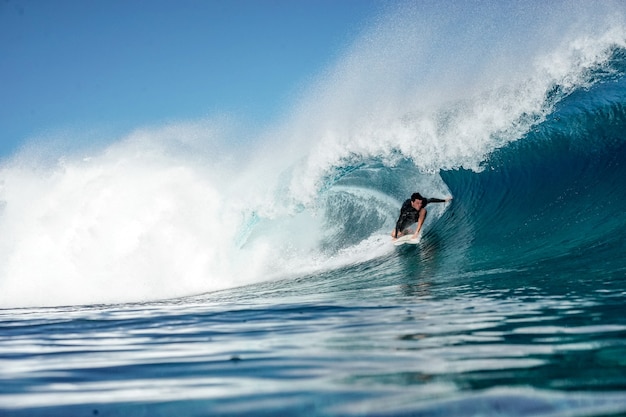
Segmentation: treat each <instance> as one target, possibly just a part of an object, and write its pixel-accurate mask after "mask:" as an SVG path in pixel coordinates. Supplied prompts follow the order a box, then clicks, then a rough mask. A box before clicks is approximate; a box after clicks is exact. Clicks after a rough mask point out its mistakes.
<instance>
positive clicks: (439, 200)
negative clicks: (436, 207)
mask: <svg viewBox="0 0 626 417" xmlns="http://www.w3.org/2000/svg"><path fill="white" fill-rule="evenodd" d="M450 200H452V197H448V198H429V199H428V200H426V201H427V202H428V203H447V202H448V201H450Z"/></svg>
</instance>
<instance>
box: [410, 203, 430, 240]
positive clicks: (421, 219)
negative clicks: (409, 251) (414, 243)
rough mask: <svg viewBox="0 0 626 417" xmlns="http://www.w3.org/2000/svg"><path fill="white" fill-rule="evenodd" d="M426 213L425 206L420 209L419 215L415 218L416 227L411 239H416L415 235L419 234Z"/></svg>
mask: <svg viewBox="0 0 626 417" xmlns="http://www.w3.org/2000/svg"><path fill="white" fill-rule="evenodd" d="M426 214H428V212H427V211H426V209H425V208H423V209H421V210H420V215H419V218H418V219H417V229H415V233H413V237H412V238H411V239H417V237H418V236H419V235H420V231H421V230H422V226H423V225H424V219H425V218H426Z"/></svg>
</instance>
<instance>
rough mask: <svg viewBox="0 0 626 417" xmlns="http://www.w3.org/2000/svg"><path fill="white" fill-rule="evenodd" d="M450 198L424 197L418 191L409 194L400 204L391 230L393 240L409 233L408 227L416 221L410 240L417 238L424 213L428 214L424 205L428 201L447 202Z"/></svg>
mask: <svg viewBox="0 0 626 417" xmlns="http://www.w3.org/2000/svg"><path fill="white" fill-rule="evenodd" d="M450 200H452V197H448V198H446V199H441V198H424V197H422V195H421V194H420V193H413V194H411V198H410V199H408V200H406V201H405V202H404V203H403V204H402V208H401V209H400V217H398V221H397V222H396V228H395V229H393V231H392V232H391V237H392V238H393V240H396V239H397V238H399V237H401V236H406V235H409V234H411V230H410V229H409V228H408V227H409V226H411V225H412V224H413V223H417V229H416V230H415V233H413V236H412V237H411V240H415V239H417V238H418V236H419V234H420V232H421V231H422V226H423V225H424V220H425V219H426V215H427V214H428V212H427V211H426V205H428V204H429V203H447V202H448V201H450Z"/></svg>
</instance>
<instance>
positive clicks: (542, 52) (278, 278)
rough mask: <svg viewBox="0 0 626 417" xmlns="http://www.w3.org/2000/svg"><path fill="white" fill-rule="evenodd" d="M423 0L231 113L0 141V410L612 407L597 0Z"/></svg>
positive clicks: (615, 310) (618, 153)
mask: <svg viewBox="0 0 626 417" xmlns="http://www.w3.org/2000/svg"><path fill="white" fill-rule="evenodd" d="M424 4H425V6H424V5H423V8H420V7H417V8H415V7H411V6H402V7H408V10H407V9H404V8H401V9H400V10H396V11H392V12H390V13H389V14H388V15H385V16H382V17H381V18H380V19H379V20H377V21H376V23H375V24H374V25H373V27H372V28H370V29H368V30H366V31H365V32H364V34H363V35H362V37H360V38H359V39H357V40H356V42H355V44H354V45H353V46H352V47H351V48H349V49H348V50H346V51H345V57H343V58H342V59H340V60H339V62H338V63H337V64H336V66H335V67H333V68H330V69H329V71H328V74H324V75H322V76H321V77H320V79H319V80H317V81H315V82H314V83H313V84H314V85H313V87H311V89H310V90H307V91H306V92H305V93H303V98H302V101H301V102H299V104H298V105H297V106H294V107H295V108H294V111H293V113H292V114H290V115H286V116H285V119H284V120H283V121H281V123H279V124H278V126H276V127H274V128H272V129H269V130H268V131H264V132H262V133H261V134H259V135H256V137H254V138H252V139H242V138H237V137H235V138H234V139H235V140H233V136H236V134H234V133H232V131H231V130H229V128H228V127H224V126H221V125H219V123H218V122H216V121H202V122H197V123H195V122H194V123H191V122H190V123H179V124H170V125H167V126H164V127H160V128H151V129H148V128H145V129H138V130H137V131H135V132H133V133H132V134H130V135H129V136H128V137H125V138H121V139H119V140H115V141H113V142H112V143H110V144H107V145H103V144H100V145H98V146H94V147H89V148H86V147H83V148H80V149H76V147H71V146H69V147H68V146H60V145H59V144H58V143H56V144H54V146H52V145H46V144H42V143H36V144H33V145H32V146H29V147H26V148H25V149H24V150H23V151H21V152H19V153H18V154H16V155H14V156H12V157H11V158H8V159H5V160H4V161H3V162H2V165H1V166H0V201H1V204H0V416H2V417H13V416H15V417H17V416H19V417H22V416H24V417H26V416H29V417H30V416H63V417H72V416H244V415H245V416H279V415H302V416H496V415H497V416H550V417H556V416H559V417H560V416H614V415H615V416H619V415H622V416H624V415H626V314H625V312H626V256H625V255H626V232H625V228H626V210H625V208H624V207H625V206H626V25H625V24H624V22H625V20H624V6H623V3H610V2H603V3H591V2H586V3H571V2H563V3H561V2H555V3H552V2H550V3H549V4H543V3H532V4H531V5H530V6H529V5H527V4H525V3H509V4H503V5H499V6H496V5H489V6H487V5H485V4H483V3H480V5H479V6H478V7H474V6H473V7H472V8H471V11H468V10H463V7H461V6H458V7H459V8H458V9H457V8H454V7H451V8H450V10H445V13H443V12H442V11H441V10H435V11H433V9H429V8H428V7H426V6H428V5H429V3H424ZM466 7H467V6H466ZM513 9H514V10H513ZM479 23H480V24H479ZM229 132H230V133H229ZM68 149H72V151H68ZM415 191H419V192H421V193H422V194H424V195H426V196H428V197H440V198H442V197H446V196H449V195H451V196H453V197H454V199H453V200H452V201H451V202H450V203H446V204H431V205H429V206H428V211H429V213H428V217H427V220H426V224H425V230H424V233H423V235H422V238H421V242H420V244H419V245H416V246H413V245H404V246H401V247H395V246H393V245H392V243H391V241H390V237H389V233H390V232H391V230H392V228H393V226H394V224H395V220H396V218H397V215H398V210H399V207H400V205H401V204H402V201H403V200H404V199H406V198H408V197H409V196H410V194H411V193H412V192H415Z"/></svg>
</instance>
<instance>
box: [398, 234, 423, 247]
mask: <svg viewBox="0 0 626 417" xmlns="http://www.w3.org/2000/svg"><path fill="white" fill-rule="evenodd" d="M412 237H413V235H405V236H400V237H399V238H397V239H396V240H394V241H393V244H394V245H395V246H402V245H404V244H409V245H417V244H418V243H420V236H418V237H417V239H411V238H412Z"/></svg>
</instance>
